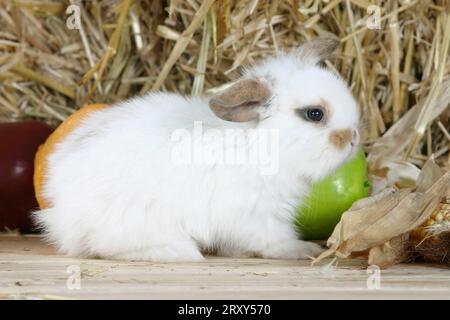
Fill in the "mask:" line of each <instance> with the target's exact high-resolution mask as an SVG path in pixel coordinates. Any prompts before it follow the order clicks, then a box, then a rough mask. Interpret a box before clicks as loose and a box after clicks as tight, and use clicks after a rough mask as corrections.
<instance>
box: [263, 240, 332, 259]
mask: <svg viewBox="0 0 450 320" xmlns="http://www.w3.org/2000/svg"><path fill="white" fill-rule="evenodd" d="M323 251H324V249H323V248H322V247H321V246H320V245H318V244H316V243H313V242H308V241H303V240H285V241H280V242H277V243H276V244H272V245H270V246H268V249H267V250H264V251H263V252H262V256H263V257H264V258H272V259H310V258H314V257H317V256H318V255H319V254H321V253H322V252H323Z"/></svg>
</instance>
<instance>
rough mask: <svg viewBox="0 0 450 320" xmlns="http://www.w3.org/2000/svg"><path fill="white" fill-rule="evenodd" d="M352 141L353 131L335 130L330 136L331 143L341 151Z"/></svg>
mask: <svg viewBox="0 0 450 320" xmlns="http://www.w3.org/2000/svg"><path fill="white" fill-rule="evenodd" d="M352 140H353V130H352V129H344V130H335V131H333V132H331V134H330V141H331V143H332V144H333V145H334V146H335V147H336V148H337V149H339V150H341V149H343V148H344V147H345V146H346V145H347V144H349V143H350V142H351V141H352Z"/></svg>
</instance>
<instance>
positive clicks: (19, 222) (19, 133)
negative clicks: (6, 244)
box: [0, 121, 53, 232]
mask: <svg viewBox="0 0 450 320" xmlns="http://www.w3.org/2000/svg"><path fill="white" fill-rule="evenodd" d="M52 131H53V128H51V127H50V126H48V125H47V124H45V123H43V122H39V121H22V122H9V123H0V231H4V229H5V227H7V228H9V229H19V230H20V231H21V232H29V231H31V230H32V223H31V219H30V212H31V211H33V210H35V209H37V208H38V204H37V202H36V198H35V195H34V187H33V169H34V156H35V154H36V151H37V149H38V147H39V145H41V144H42V143H44V141H45V140H46V139H47V137H48V136H49V135H50V133H52Z"/></svg>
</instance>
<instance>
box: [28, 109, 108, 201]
mask: <svg viewBox="0 0 450 320" xmlns="http://www.w3.org/2000/svg"><path fill="white" fill-rule="evenodd" d="M106 107H108V105H106V104H90V105H87V106H84V107H83V108H81V109H80V110H78V111H76V112H75V113H73V114H72V115H71V116H69V117H68V118H67V119H66V120H64V121H63V122H62V123H61V124H60V125H59V126H58V128H56V130H55V131H54V132H53V133H52V134H51V135H50V136H49V137H48V138H47V140H46V141H45V142H44V144H42V145H40V146H39V149H38V151H37V153H36V156H35V158H34V175H33V184H34V190H35V192H36V199H37V201H38V204H39V207H40V208H41V209H45V208H48V207H49V205H50V203H49V201H48V200H47V199H45V197H44V196H43V195H42V189H43V186H44V183H45V178H46V176H47V159H48V156H49V155H50V154H52V152H54V150H55V145H56V144H57V143H60V142H62V141H63V140H64V138H65V137H67V135H68V134H69V133H70V132H72V131H73V130H74V129H75V128H76V127H78V126H79V125H80V123H81V120H83V119H84V118H86V117H87V116H88V115H89V114H90V113H91V112H93V111H97V110H101V109H104V108H106Z"/></svg>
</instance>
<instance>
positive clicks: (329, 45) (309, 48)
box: [297, 35, 340, 64]
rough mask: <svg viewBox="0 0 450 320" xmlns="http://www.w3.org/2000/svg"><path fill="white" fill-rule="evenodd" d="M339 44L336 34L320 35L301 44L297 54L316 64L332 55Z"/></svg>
mask: <svg viewBox="0 0 450 320" xmlns="http://www.w3.org/2000/svg"><path fill="white" fill-rule="evenodd" d="M339 44H340V41H339V39H338V38H337V37H336V36H334V35H327V36H322V37H318V38H315V39H313V40H311V41H308V42H306V43H304V44H303V45H302V46H300V48H298V49H297V52H298V53H297V55H298V57H299V58H300V59H301V60H304V61H306V62H309V63H313V64H315V63H317V62H320V61H322V60H325V59H328V58H329V57H331V55H332V54H333V53H334V51H335V50H336V49H337V47H338V46H339Z"/></svg>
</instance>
